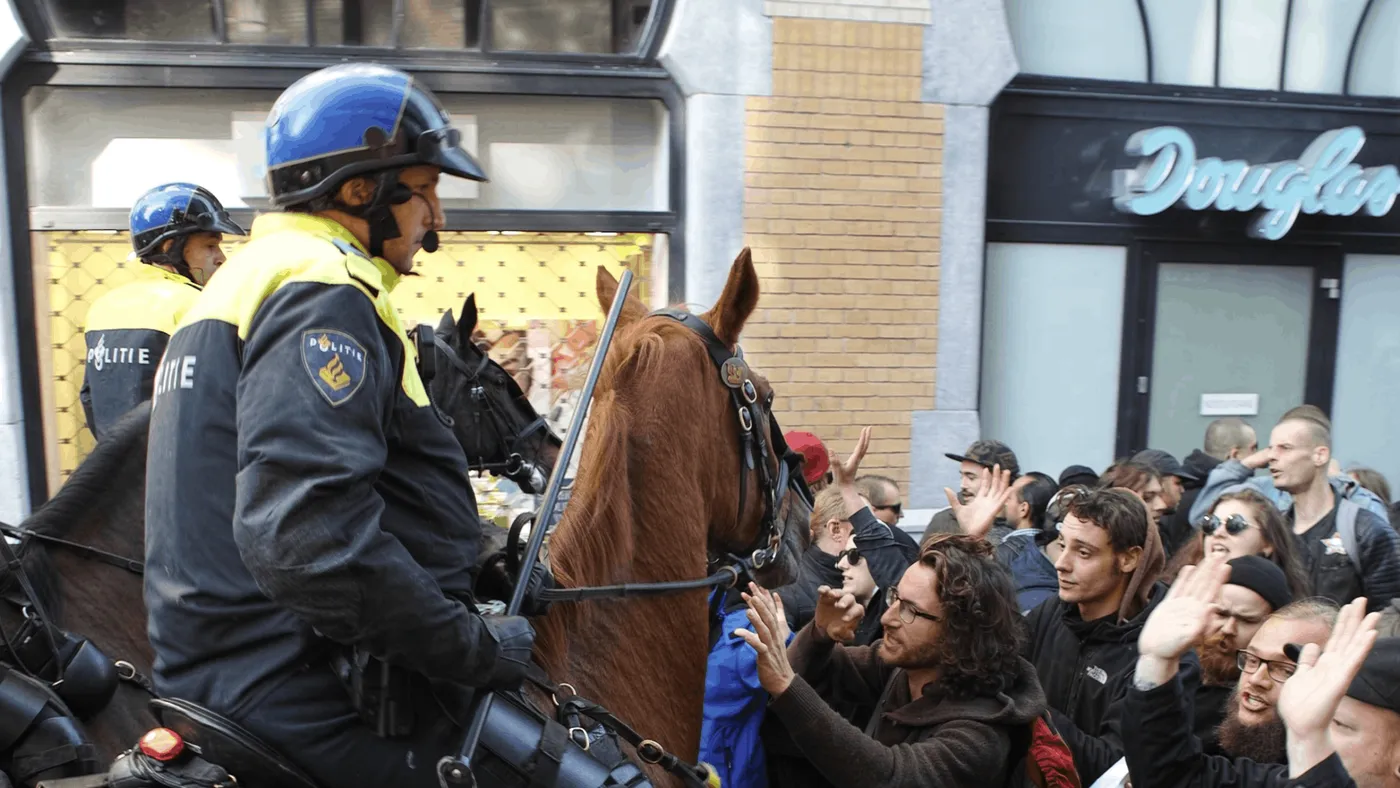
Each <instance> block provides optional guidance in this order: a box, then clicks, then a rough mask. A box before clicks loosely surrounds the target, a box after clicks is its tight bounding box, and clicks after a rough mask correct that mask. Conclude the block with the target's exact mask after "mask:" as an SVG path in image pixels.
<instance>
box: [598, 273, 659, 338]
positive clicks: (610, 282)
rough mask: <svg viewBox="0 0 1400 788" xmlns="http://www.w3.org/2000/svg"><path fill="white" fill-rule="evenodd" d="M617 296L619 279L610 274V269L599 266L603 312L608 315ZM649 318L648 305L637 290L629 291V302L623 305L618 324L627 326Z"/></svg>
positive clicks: (599, 293)
mask: <svg viewBox="0 0 1400 788" xmlns="http://www.w3.org/2000/svg"><path fill="white" fill-rule="evenodd" d="M616 296H617V278H616V277H614V276H613V275H612V274H610V273H608V269H606V268H604V267H603V266H601V265H600V266H598V305H599V306H601V307H603V312H604V313H607V312H609V311H610V310H611V309H612V304H613V298H615V297H616ZM646 316H647V308H646V305H645V304H643V303H642V301H641V299H639V298H637V296H636V291H635V290H629V291H628V293H627V301H626V302H625V303H624V304H623V305H622V314H621V315H619V316H618V320H617V324H618V325H620V326H625V325H627V324H628V323H631V322H632V321H634V320H641V319H642V318H644V317H646Z"/></svg>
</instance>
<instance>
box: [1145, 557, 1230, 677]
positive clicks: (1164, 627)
mask: <svg viewBox="0 0 1400 788" xmlns="http://www.w3.org/2000/svg"><path fill="white" fill-rule="evenodd" d="M1229 580H1230V567H1229V565H1228V564H1226V563H1225V556H1224V555H1222V554H1219V553H1215V554H1212V555H1211V556H1210V558H1208V559H1206V561H1204V562H1203V563H1202V564H1201V565H1200V566H1188V567H1186V568H1185V569H1183V570H1181V574H1179V575H1177V577H1176V582H1175V583H1172V586H1171V588H1170V589H1169V590H1168V591H1167V596H1166V598H1165V599H1163V600H1162V603H1161V604H1159V605H1157V607H1156V609H1154V610H1153V611H1152V615H1150V616H1148V617H1147V623H1145V624H1144V625H1143V627H1142V633H1141V634H1140V635H1138V654H1139V655H1142V656H1150V657H1157V658H1159V659H1169V660H1172V661H1173V662H1175V661H1177V660H1179V659H1181V656H1182V655H1183V654H1185V653H1186V652H1188V651H1190V650H1191V649H1193V648H1195V647H1196V646H1199V645H1200V644H1201V642H1202V641H1204V640H1205V636H1206V630H1207V629H1209V628H1210V622H1211V621H1212V620H1213V619H1214V618H1215V616H1216V615H1218V614H1219V612H1220V589H1221V588H1223V587H1224V586H1225V584H1226V583H1227V582H1229Z"/></svg>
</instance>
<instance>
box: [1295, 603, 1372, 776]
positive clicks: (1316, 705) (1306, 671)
mask: <svg viewBox="0 0 1400 788" xmlns="http://www.w3.org/2000/svg"><path fill="white" fill-rule="evenodd" d="M1379 622H1380V613H1372V614H1370V615H1369V616H1368V615H1366V598H1365V597H1361V598H1358V599H1354V600H1352V602H1351V604H1348V605H1347V606H1345V607H1343V608H1342V612H1341V613H1338V614H1337V623H1336V625H1335V626H1333V627H1332V636H1331V637H1329V638H1328V639H1327V645H1326V646H1325V647H1323V648H1322V649H1318V647H1317V644H1316V643H1309V644H1308V645H1306V646H1304V647H1303V652H1302V653H1301V654H1299V655H1298V668H1297V670H1295V671H1293V675H1292V676H1291V677H1289V679H1288V681H1287V682H1285V683H1284V685H1283V691H1282V692H1280V693H1279V698H1278V716H1279V718H1280V719H1282V720H1283V724H1284V725H1285V726H1287V728H1288V770H1289V773H1290V774H1291V775H1293V776H1298V775H1301V774H1303V773H1305V772H1306V771H1307V770H1308V769H1311V768H1312V767H1313V766H1316V765H1317V764H1318V763H1320V762H1321V761H1322V760H1324V759H1325V758H1327V757H1328V756H1329V755H1331V754H1332V753H1333V752H1334V751H1335V748H1334V747H1333V746H1332V741H1331V737H1330V736H1328V733H1327V731H1328V727H1329V726H1330V725H1331V723H1332V716H1333V715H1334V714H1336V713H1337V705H1338V704H1339V703H1341V702H1342V696H1343V695H1345V694H1346V692H1347V688H1348V687H1350V686H1351V681H1352V679H1354V678H1356V674H1357V673H1358V672H1360V670H1361V664H1362V663H1363V662H1365V661H1366V655H1367V654H1369V653H1370V652H1371V646H1373V645H1375V643H1376V625H1377V624H1378V623H1379Z"/></svg>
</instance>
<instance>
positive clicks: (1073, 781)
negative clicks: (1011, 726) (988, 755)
mask: <svg viewBox="0 0 1400 788" xmlns="http://www.w3.org/2000/svg"><path fill="white" fill-rule="evenodd" d="M1011 747H1012V750H1011V751H1012V752H1022V753H1024V754H1023V755H1022V756H1021V757H1020V758H1018V759H1017V760H1016V761H1015V762H1014V763H1013V764H1012V768H1011V772H1010V777H1008V778H1007V782H1006V788H1082V784H1081V783H1080V781H1079V772H1078V771H1076V770H1075V768H1074V753H1071V752H1070V751H1069V746H1068V745H1066V744H1065V740H1064V739H1062V738H1060V734H1059V732H1058V731H1056V730H1055V723H1054V722H1052V721H1051V719H1050V712H1049V711H1045V712H1042V713H1041V714H1040V716H1039V717H1036V718H1035V721H1033V722H1032V723H1031V724H1030V725H1027V726H1026V727H1024V728H1022V729H1020V730H1019V731H1017V732H1016V733H1015V734H1013V735H1012V737H1011Z"/></svg>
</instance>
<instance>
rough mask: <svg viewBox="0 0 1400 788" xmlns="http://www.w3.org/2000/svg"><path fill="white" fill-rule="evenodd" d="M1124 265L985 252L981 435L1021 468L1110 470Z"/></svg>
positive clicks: (1097, 255)
mask: <svg viewBox="0 0 1400 788" xmlns="http://www.w3.org/2000/svg"><path fill="white" fill-rule="evenodd" d="M1127 257H1128V256H1127V250H1126V249H1124V248H1123V247H1121V246H1075V245H1070V244H1001V243H992V244H987V269H986V270H987V276H986V301H985V303H984V305H983V310H982V386H981V392H982V393H981V405H980V411H981V417H982V434H983V435H994V436H996V437H997V438H998V439H999V440H1002V441H1005V442H1006V443H1007V445H1009V446H1013V447H1015V449H1016V455H1017V457H1019V458H1020V460H1021V467H1023V468H1044V469H1047V470H1050V469H1058V468H1064V467H1065V466H1067V465H1074V464H1080V463H1083V464H1088V465H1090V466H1091V467H1093V468H1096V469H1103V468H1106V467H1107V466H1108V465H1109V464H1110V463H1112V462H1113V459H1114V457H1113V448H1114V436H1115V434H1116V430H1117V418H1118V417H1117V413H1118V369H1119V359H1120V354H1121V351H1122V336H1123V289H1124V271H1125V270H1126V266H1127Z"/></svg>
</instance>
